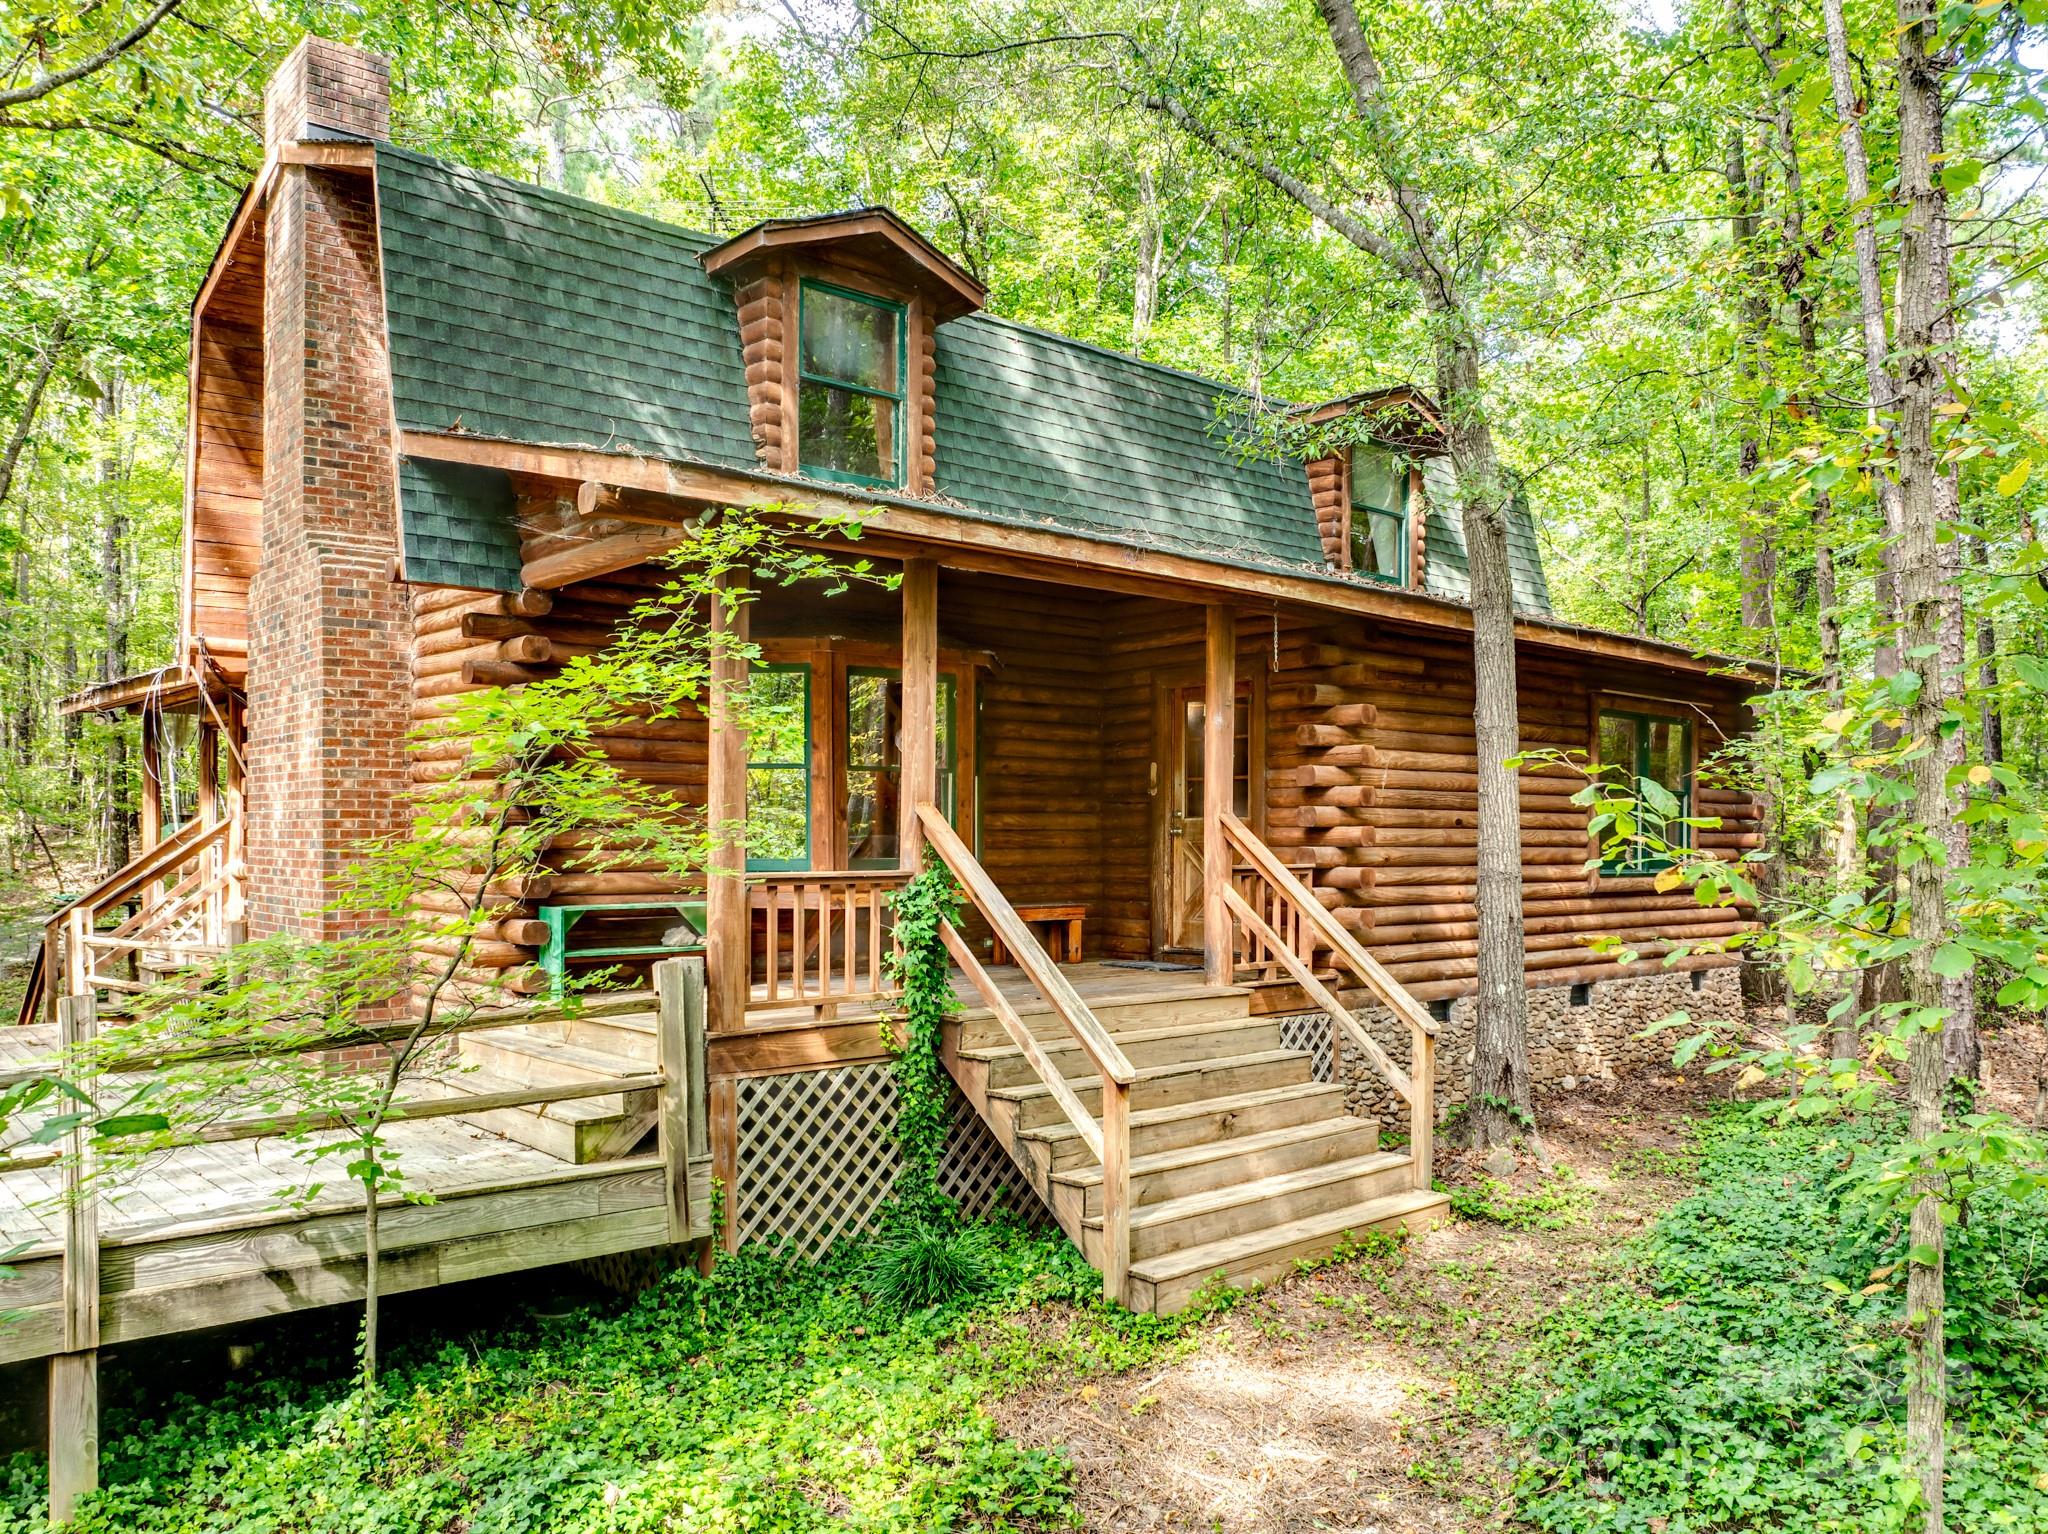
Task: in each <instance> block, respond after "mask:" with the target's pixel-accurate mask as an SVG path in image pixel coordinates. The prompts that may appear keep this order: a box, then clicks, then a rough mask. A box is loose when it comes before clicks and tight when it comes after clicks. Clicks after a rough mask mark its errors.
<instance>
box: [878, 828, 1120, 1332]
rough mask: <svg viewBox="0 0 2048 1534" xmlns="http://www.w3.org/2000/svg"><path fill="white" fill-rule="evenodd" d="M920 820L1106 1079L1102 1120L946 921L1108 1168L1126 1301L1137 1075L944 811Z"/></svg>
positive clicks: (1106, 1209)
mask: <svg viewBox="0 0 2048 1534" xmlns="http://www.w3.org/2000/svg"><path fill="white" fill-rule="evenodd" d="M917 818H918V820H919V821H920V822H921V823H922V824H923V826H924V834H925V838H926V840H928V841H929V842H930V843H931V845H932V850H933V851H934V852H936V853H938V855H939V860H940V861H941V862H943V863H944V864H945V865H946V867H947V869H948V870H950V871H951V873H952V875H953V877H954V878H955V879H957V880H959V881H960V887H961V889H962V890H964V891H965V892H966V894H967V898H968V899H969V900H971V901H973V902H974V908H975V909H976V910H977V911H979V912H980V913H981V918H982V920H983V921H985V922H987V923H988V924H989V926H990V927H991V928H992V929H993V930H994V932H995V934H996V936H997V937H999V938H1001V939H1002V942H1003V946H1004V947H1005V948H1006V949H1008V950H1009V952H1010V956H1011V959H1012V960H1013V962H1015V964H1016V965H1017V967H1018V968H1019V969H1021V970H1023V971H1024V974H1025V976H1026V978H1028V979H1029V980H1030V981H1031V984H1032V986H1033V987H1034V988H1035V989H1036V990H1037V992H1038V994H1039V995H1040V996H1042V997H1044V998H1045V1000H1046V1002H1047V1003H1048V1004H1049V1005H1050V1006H1051V1007H1052V1012H1053V1016H1054V1017H1056V1018H1058V1019H1059V1020H1060V1023H1061V1024H1062V1025H1063V1026H1064V1027H1065V1029H1066V1031H1067V1033H1068V1035H1069V1036H1070V1037H1071V1038H1072V1039H1073V1040H1074V1042H1075V1043H1076V1044H1078V1045H1080V1046H1081V1052H1082V1053H1083V1054H1085V1055H1086V1056H1087V1057H1088V1063H1089V1064H1090V1065H1091V1066H1092V1067H1094V1070H1095V1072H1096V1074H1097V1075H1098V1076H1100V1077H1101V1078H1102V1115H1101V1118H1100V1119H1099V1120H1098V1119H1097V1117H1096V1116H1095V1115H1094V1114H1092V1113H1090V1112H1089V1111H1088V1105H1087V1104H1086V1103H1084V1102H1083V1101H1082V1100H1081V1095H1080V1094H1079V1093H1078V1092H1076V1091H1075V1090H1074V1089H1073V1087H1072V1086H1071V1085H1069V1084H1068V1082H1067V1079H1066V1077H1065V1076H1064V1075H1062V1074H1061V1073H1060V1070H1059V1068H1058V1067H1057V1066H1055V1065H1054V1064H1053V1063H1052V1060H1051V1058H1050V1057H1049V1056H1047V1054H1046V1052H1045V1046H1044V1044H1043V1043H1042V1042H1041V1041H1040V1040H1039V1038H1038V1036H1037V1035H1036V1034H1035V1033H1033V1032H1032V1031H1031V1029H1030V1027H1029V1026H1028V1025H1027V1024H1026V1023H1025V1022H1024V1020H1023V1018H1021V1017H1019V1016H1018V1015H1017V1009H1016V1008H1015V1007H1014V1006H1012V1005H1011V1004H1010V999H1009V998H1008V997H1007V996H1005V995H1004V994H1003V993H1002V990H1001V989H1000V988H999V987H998V986H997V985H996V983H995V981H994V980H993V979H991V978H990V977H989V972H988V971H987V970H986V969H984V968H983V967H982V963H981V960H980V959H979V958H978V957H976V955H975V952H974V950H973V949H972V948H971V947H969V946H968V943H967V940H966V939H965V938H963V937H962V936H961V935H960V933H959V932H958V930H957V929H955V928H954V926H953V924H952V923H951V922H948V923H946V925H945V926H944V927H943V928H942V929H941V933H940V935H941V936H942V937H943V938H944V939H945V943H946V950H947V952H949V953H951V954H952V956H953V962H954V963H955V964H957V965H959V966H960V970H961V973H963V974H964V975H966V976H967V978H968V980H969V981H970V982H972V983H973V986H974V988H975V990H976V991H978V992H980V994H981V999H982V1000H983V1001H984V1002H986V1003H987V1004H988V1009H989V1011H990V1012H992V1013H994V1014H995V1019H996V1021H997V1022H998V1023H1000V1024H1001V1025H1002V1029H1003V1032H1004V1033H1006V1034H1008V1035H1009V1037H1010V1042H1011V1043H1012V1044H1015V1045H1016V1046H1017V1048H1018V1049H1019V1050H1020V1051H1021V1052H1022V1053H1023V1056H1024V1059H1025V1060H1026V1061H1027V1062H1028V1063H1029V1064H1030V1066H1031V1069H1032V1071H1033V1072H1034V1073H1036V1075H1037V1077H1038V1079H1039V1080H1040V1081H1042V1082H1044V1083H1045V1088H1046V1091H1047V1092H1049V1093H1050V1094H1051V1095H1052V1100H1053V1101H1054V1102H1055V1103H1056V1104H1058V1105H1059V1110H1060V1112H1061V1113H1063V1114H1065V1115H1066V1117H1067V1122H1068V1123H1070V1124H1072V1125H1073V1126H1074V1129H1075V1132H1076V1133H1078V1134H1079V1135H1080V1136H1081V1141H1082V1143H1083V1144H1084V1145H1086V1146H1087V1147H1088V1149H1089V1150H1090V1151H1092V1152H1093V1153H1094V1155H1095V1158H1096V1160H1097V1161H1099V1162H1101V1163H1102V1292H1103V1295H1104V1296H1105V1297H1106V1298H1108V1299H1110V1300H1113V1301H1115V1302H1116V1303H1117V1304H1119V1305H1121V1304H1124V1303H1125V1295H1124V1288H1125V1280H1126V1279H1127V1277H1128V1276H1129V1274H1130V1268H1131V1084H1132V1083H1133V1082H1134V1081H1136V1080H1137V1079H1138V1073H1137V1072H1136V1071H1135V1070H1133V1069H1132V1067H1131V1062H1130V1061H1129V1060H1128V1059H1126V1058H1125V1057H1124V1052H1123V1051H1122V1050H1121V1049H1119V1048H1118V1047H1117V1043H1116V1040H1115V1039H1113V1038H1111V1037H1110V1036H1109V1031H1108V1030H1107V1029H1105V1028H1104V1027H1103V1026H1102V1024H1101V1022H1100V1021H1099V1020H1098V1019H1097V1018H1096V1016H1095V1014H1094V1013H1093V1012H1092V1011H1090V1010H1089V1008H1088V1003H1087V1002H1085V1001H1083V1000H1082V999H1081V996H1080V993H1079V992H1078V991H1076V990H1075V989H1074V987H1073V985H1072V984H1071V983H1070V982H1069V981H1068V979H1067V977H1066V976H1065V975H1063V974H1061V973H1060V968H1059V966H1058V965H1057V964H1055V963H1053V961H1052V956H1051V955H1050V954H1048V953H1047V952H1046V951H1045V947H1044V945H1043V944H1041V943H1040V942H1039V941H1038V938H1037V936H1036V934H1034V933H1033V932H1032V930H1031V928H1030V927H1028V926H1026V925H1025V923H1024V920H1023V918H1022V917H1020V916H1018V914H1017V912H1016V908H1015V907H1013V906H1012V905H1011V904H1010V902H1009V900H1008V899H1007V898H1006V897H1005V896H1004V894H1003V892H1002V891H1001V890H1000V889H998V888H997V887H996V883H995V881H994V880H993V879H991V878H990V877H989V876H988V871H987V870H986V869H984V868H983V867H982V866H981V864H980V863H979V862H978V861H977V860H976V859H975V856H974V854H973V853H972V852H970V851H969V850H968V847H967V843H965V842H963V841H962V840H961V839H960V834H959V833H958V832H957V831H955V830H954V829H953V827H952V826H951V825H950V824H948V823H947V820H946V817H945V816H944V815H943V814H942V813H940V811H939V809H938V807H937V806H936V805H932V804H920V805H919V806H918V807H917Z"/></svg>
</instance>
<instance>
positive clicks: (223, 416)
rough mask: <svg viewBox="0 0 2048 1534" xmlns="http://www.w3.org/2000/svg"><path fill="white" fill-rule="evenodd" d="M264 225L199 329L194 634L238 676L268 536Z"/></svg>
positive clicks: (248, 241)
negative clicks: (252, 587) (252, 588)
mask: <svg viewBox="0 0 2048 1534" xmlns="http://www.w3.org/2000/svg"><path fill="white" fill-rule="evenodd" d="M263 234H264V229H263V221H262V219H260V218H257V219H255V220H253V221H252V222H251V224H250V227H249V229H248V230H247V232H246V233H244V235H243V236H242V239H241V241H240V243H239V244H238V245H237V247H236V249H235V251H234V254H233V255H232V256H231V257H230V258H229V260H228V263H227V265H226V266H225V267H223V268H222V270H221V275H220V279H219V281H218V282H216V283H215V285H214V289H213V292H212V293H211V294H210V295H209V297H208V299H207V304H206V309H205V311H204V313H203V314H201V315H200V317H199V319H198V321H197V323H196V324H195V325H194V335H193V359H192V401H191V406H190V409H191V424H190V430H191V435H192V445H191V449H190V451H191V453H192V484H191V494H190V507H191V510H190V513H189V515H190V526H189V527H188V528H187V529H186V533H185V561H186V570H185V582H186V591H185V601H186V610H185V613H184V615H183V616H184V618H185V620H186V632H187V633H188V634H191V635H195V636H197V637H199V638H201V639H203V640H205V641H206V643H207V648H208V650H209V652H210V653H212V654H213V656H214V658H215V659H216V660H217V661H219V663H220V664H221V666H222V667H223V668H224V669H225V670H227V671H228V672H229V673H230V674H231V675H234V676H240V675H241V673H242V671H243V669H244V667H245V665H246V664H247V654H248V651H247V645H248V638H249V579H250V577H251V576H253V575H254V574H255V573H256V566H257V562H258V559H259V556H260V554H261V552H262V544H263V534H262V521H263Z"/></svg>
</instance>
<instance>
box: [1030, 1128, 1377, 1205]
mask: <svg viewBox="0 0 2048 1534" xmlns="http://www.w3.org/2000/svg"><path fill="white" fill-rule="evenodd" d="M1132 1117H1133V1118H1136V1117H1137V1115H1135V1114H1133V1115H1132ZM1376 1127H1377V1121H1375V1120H1373V1119H1366V1118H1359V1117H1357V1116H1355V1115H1353V1114H1349V1113H1338V1114H1332V1115H1331V1116H1330V1117H1329V1118H1326V1119H1311V1120H1309V1122H1307V1123H1306V1124H1286V1125H1282V1126H1281V1127H1280V1128H1278V1129H1267V1130H1262V1131H1261V1132H1260V1133H1258V1134H1255V1135H1244V1136H1241V1137H1239V1138H1237V1139H1221V1140H1203V1141H1200V1142H1198V1143H1196V1144H1194V1145H1183V1146H1180V1147H1179V1148H1177V1149H1175V1150H1166V1151H1154V1152H1153V1153H1152V1154H1151V1155H1149V1156H1134V1157H1132V1158H1131V1176H1133V1177H1148V1176H1151V1175H1152V1174H1154V1173H1157V1172H1170V1171H1177V1170H1179V1169H1180V1168H1182V1167H1191V1166H1201V1165H1204V1164H1205V1163H1207V1162H1211V1161H1225V1160H1228V1159H1230V1158H1231V1157H1233V1156H1257V1155H1260V1154H1263V1153H1264V1152H1266V1151H1271V1150H1279V1149H1282V1148H1284V1147H1286V1146H1289V1145H1300V1144H1303V1143H1305V1142H1307V1141H1310V1140H1320V1139H1323V1138H1324V1137H1326V1136H1329V1135H1340V1134H1357V1133H1361V1132H1370V1131H1371V1130H1373V1129H1374V1128H1376ZM1052 1180H1053V1181H1054V1182H1058V1183H1067V1184H1070V1185H1071V1186H1074V1187H1077V1188H1092V1187H1095V1186H1096V1185H1098V1184H1099V1183H1100V1182H1101V1181H1102V1167H1101V1164H1100V1163H1091V1164H1089V1165H1087V1166H1077V1167H1069V1168H1067V1169H1066V1170H1065V1171H1062V1172H1054V1173H1053V1174H1052Z"/></svg>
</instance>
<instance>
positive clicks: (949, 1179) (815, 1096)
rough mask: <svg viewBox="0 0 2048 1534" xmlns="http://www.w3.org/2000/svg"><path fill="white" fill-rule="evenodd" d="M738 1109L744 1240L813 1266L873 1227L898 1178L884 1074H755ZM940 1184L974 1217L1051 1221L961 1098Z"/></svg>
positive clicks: (738, 1208) (891, 1103)
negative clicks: (779, 1247)
mask: <svg viewBox="0 0 2048 1534" xmlns="http://www.w3.org/2000/svg"><path fill="white" fill-rule="evenodd" d="M738 1099H739V1101H738V1110H739V1111H738V1118H739V1123H738V1129H739V1187H738V1188H737V1189H735V1190H733V1193H732V1196H731V1197H730V1198H729V1200H728V1203H729V1209H730V1216H729V1217H730V1218H732V1219H733V1220H735V1221H736V1222H737V1228H738V1231H739V1238H740V1240H741V1241H742V1242H747V1241H770V1242H781V1243H786V1244H787V1245H788V1246H789V1247H790V1248H791V1249H793V1250H794V1251H796V1252H798V1253H800V1254H802V1255H803V1256H805V1257H808V1258H813V1259H815V1258H818V1257H822V1256H823V1255H824V1254H825V1253H826V1252H827V1251H829V1250H830V1249H831V1248H832V1246H833V1245H834V1244H835V1243H837V1242H839V1241H841V1240H843V1239H845V1238H846V1237H848V1236H856V1235H860V1234H862V1233H863V1232H866V1231H869V1230H872V1229H873V1228H874V1225H875V1222H876V1219H877V1217H878V1216H879V1215H880V1213H881V1210H882V1205H883V1203H884V1202H885V1201H886V1200H887V1198H888V1196H889V1190H890V1189H891V1188H893V1187H894V1186H895V1184H896V1176H897V1173H898V1172H899V1171H900V1170H901V1169H902V1156H901V1154H900V1153H899V1151H898V1149H897V1145H896V1078H895V1075H894V1073H893V1072H892V1071H891V1069H890V1067H889V1066H888V1065H886V1064H881V1065H851V1066H843V1067H840V1068H838V1069H835V1070H829V1071H799V1072H796V1073H794V1074H791V1075H786V1076H751V1077H747V1078H745V1079H743V1080H741V1081H740V1083H739V1090H738ZM939 1185H940V1187H941V1188H943V1189H944V1190H945V1192H946V1193H947V1194H949V1195H950V1196H951V1197H952V1198H953V1199H954V1200H955V1201H956V1202H958V1204H959V1205H960V1208H961V1211H962V1212H963V1213H964V1214H966V1215H968V1216H969V1217H971V1218H980V1217H982V1216H984V1215H987V1214H989V1213H991V1212H993V1211H994V1210H996V1209H997V1208H999V1207H1001V1208H1006V1209H1008V1210H1009V1211H1010V1212H1011V1213H1013V1214H1015V1215H1018V1216H1020V1217H1021V1218H1023V1219H1025V1220H1027V1221H1029V1222H1031V1223H1033V1224H1038V1223H1043V1222H1045V1221H1047V1220H1049V1219H1050V1218H1051V1216H1050V1214H1048V1213H1047V1211H1046V1209H1045V1206H1044V1205H1043V1204H1042V1203H1041V1202H1040V1201H1039V1198H1038V1195H1037V1194H1036V1193H1034V1192H1033V1191H1032V1189H1031V1185H1030V1184H1029V1183H1028V1182H1026V1181H1025V1180H1024V1174H1023V1173H1022V1172H1021V1171H1019V1170H1018V1168H1017V1166H1016V1165H1015V1163H1013V1162H1012V1161H1011V1160H1010V1157H1009V1155H1008V1153H1007V1152H1005V1151H1004V1150H1003V1148H1002V1146H1000V1145H998V1144H997V1143H996V1139H995V1137H994V1136H993V1135H992V1134H990V1133H989V1130H988V1126H987V1125H986V1124H984V1123H982V1121H981V1117H980V1115H978V1114H977V1113H975V1111H974V1109H973V1108H972V1107H971V1106H970V1105H969V1104H968V1102H967V1099H966V1098H964V1097H962V1096H961V1095H960V1094H959V1093H958V1092H957V1091H956V1092H955V1093H954V1094H953V1122H952V1129H951V1132H950V1133H949V1135H948V1136H947V1140H946V1152H945V1159H944V1161H943V1162H942V1163H941V1165H940V1169H939Z"/></svg>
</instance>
